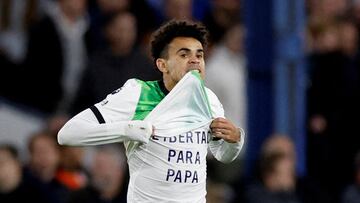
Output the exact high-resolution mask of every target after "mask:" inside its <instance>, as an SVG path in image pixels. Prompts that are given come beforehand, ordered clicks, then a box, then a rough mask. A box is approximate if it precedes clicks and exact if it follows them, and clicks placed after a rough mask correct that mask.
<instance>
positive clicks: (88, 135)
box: [58, 109, 152, 146]
mask: <svg viewBox="0 0 360 203" xmlns="http://www.w3.org/2000/svg"><path fill="white" fill-rule="evenodd" d="M151 134H152V126H151V124H150V123H148V122H144V121H118V122H113V123H103V124H99V123H98V122H97V120H96V118H95V116H94V115H93V113H92V112H91V111H90V110H89V109H87V110H84V111H83V112H81V113H79V114H78V115H76V116H75V117H73V118H72V119H70V120H69V121H68V122H67V123H66V124H65V125H64V126H63V128H62V129H61V130H60V131H59V133H58V142H59V144H61V145H70V146H88V145H101V144H108V143H115V142H123V141H126V140H134V141H139V142H144V143H147V142H148V141H149V137H150V136H151Z"/></svg>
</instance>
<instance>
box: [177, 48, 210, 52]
mask: <svg viewBox="0 0 360 203" xmlns="http://www.w3.org/2000/svg"><path fill="white" fill-rule="evenodd" d="M180 51H185V52H190V51H191V50H190V49H189V48H180V49H179V50H177V52H176V53H179V52H180ZM196 52H204V50H203V49H197V50H196Z"/></svg>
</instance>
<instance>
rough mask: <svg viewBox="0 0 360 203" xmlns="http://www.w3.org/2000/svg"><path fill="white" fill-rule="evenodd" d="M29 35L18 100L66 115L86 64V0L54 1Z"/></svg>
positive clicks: (45, 110) (34, 106)
mask: <svg viewBox="0 0 360 203" xmlns="http://www.w3.org/2000/svg"><path fill="white" fill-rule="evenodd" d="M50 8H51V10H49V11H48V16H46V17H44V18H43V19H42V20H41V21H40V22H38V23H37V24H36V25H34V26H33V27H32V29H31V31H30V34H29V43H28V48H27V56H26V59H25V64H24V66H25V67H24V68H25V70H24V74H23V78H20V79H19V83H20V84H19V85H21V86H19V87H18V88H21V89H22V88H23V86H26V87H27V88H28V89H29V90H31V91H22V92H21V99H20V101H25V103H26V104H27V105H29V106H31V107H33V108H36V109H38V110H40V111H41V112H43V113H46V114H51V113H55V112H58V113H64V112H65V113H66V111H67V110H68V107H69V104H70V103H71V101H72V99H73V97H74V94H75V92H76V90H77V88H78V81H79V79H80V78H81V75H82V72H83V70H84V65H85V62H86V49H85V48H86V46H85V37H84V36H85V32H86V31H87V29H88V20H87V15H86V0H59V1H56V2H54V4H53V7H50Z"/></svg>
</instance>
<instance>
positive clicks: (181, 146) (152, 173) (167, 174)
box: [59, 72, 243, 203]
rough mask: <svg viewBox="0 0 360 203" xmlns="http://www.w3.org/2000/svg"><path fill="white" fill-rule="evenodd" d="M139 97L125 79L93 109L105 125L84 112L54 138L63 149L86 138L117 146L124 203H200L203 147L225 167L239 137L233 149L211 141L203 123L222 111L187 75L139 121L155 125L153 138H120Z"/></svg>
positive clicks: (203, 186) (138, 90)
mask: <svg viewBox="0 0 360 203" xmlns="http://www.w3.org/2000/svg"><path fill="white" fill-rule="evenodd" d="M205 92H206V93H205ZM140 94H141V86H140V85H139V83H137V82H136V80H129V81H128V82H127V83H126V84H125V85H124V87H123V88H121V89H120V90H119V91H118V92H117V93H115V94H111V95H109V96H108V97H107V98H106V99H105V100H104V101H102V102H101V103H99V104H97V105H96V106H97V108H98V109H99V111H100V113H101V114H102V115H103V117H104V119H105V121H106V123H105V124H98V121H97V120H96V118H95V116H94V115H90V114H91V111H90V110H86V111H84V112H81V113H80V114H79V115H77V116H76V117H74V118H73V119H71V120H70V121H69V123H67V124H66V125H65V126H64V129H62V130H61V131H60V133H59V136H60V137H61V136H64V135H66V137H67V139H66V140H67V144H72V143H77V144H85V145H86V144H89V142H86V141H85V140H88V138H87V136H90V137H91V144H97V143H99V144H103V143H109V142H116V141H123V142H124V144H125V147H126V152H127V158H128V164H129V171H130V181H129V188H128V196H127V202H128V203H132V202H141V203H145V202H182V203H183V202H189V203H190V202H191V203H196V202H201V203H204V202H206V199H205V196H206V155H207V151H208V147H209V148H210V150H211V152H212V153H214V156H215V157H216V158H217V159H218V160H220V161H223V162H230V161H232V160H234V159H235V158H236V156H237V155H238V154H239V152H240V149H241V147H242V145H243V135H242V136H241V137H242V140H241V142H239V143H235V144H231V143H227V142H224V141H223V140H219V141H211V135H210V129H209V124H210V122H211V120H212V118H213V117H223V116H224V115H223V113H224V112H223V109H222V106H221V103H220V102H219V100H218V99H217V98H216V96H215V94H214V93H212V92H211V91H210V90H209V89H204V87H203V85H202V81H201V80H199V78H198V77H197V76H196V74H195V75H194V73H191V72H190V73H187V74H186V75H185V76H184V77H183V79H182V80H181V81H180V82H179V83H178V84H177V85H176V86H175V87H174V89H173V90H172V91H170V93H169V94H168V95H167V96H166V97H165V98H164V99H163V100H162V101H161V102H160V103H159V104H158V105H157V106H156V107H155V108H154V109H153V111H152V112H151V113H150V114H149V115H148V116H147V117H146V118H145V120H144V121H145V122H149V123H151V124H152V125H154V126H155V136H152V137H150V139H149V138H148V137H146V135H138V136H135V135H131V136H129V135H124V134H122V133H124V132H123V131H121V129H119V125H118V124H119V122H124V121H129V120H131V118H132V117H133V115H134V113H135V109H136V106H137V102H138V99H139V97H140ZM207 96H208V98H207ZM208 103H210V107H211V111H210V109H209V105H208ZM212 115H213V117H212ZM189 119H192V121H189ZM175 128H177V129H175ZM141 138H143V139H148V140H147V142H146V141H144V140H143V139H141Z"/></svg>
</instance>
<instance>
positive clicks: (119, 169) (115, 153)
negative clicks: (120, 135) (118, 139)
mask: <svg viewBox="0 0 360 203" xmlns="http://www.w3.org/2000/svg"><path fill="white" fill-rule="evenodd" d="M119 147H120V145H116V144H115V145H106V146H101V147H97V148H96V149H95V155H94V158H93V163H92V166H91V171H90V176H91V182H90V184H89V185H88V186H87V187H86V188H84V189H81V190H78V191H75V192H73V193H72V194H71V198H70V201H69V203H78V202H82V203H103V202H112V203H125V202H126V192H127V186H126V183H127V181H126V178H127V176H126V174H127V165H126V161H125V157H124V154H123V153H122V151H120V149H119Z"/></svg>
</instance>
